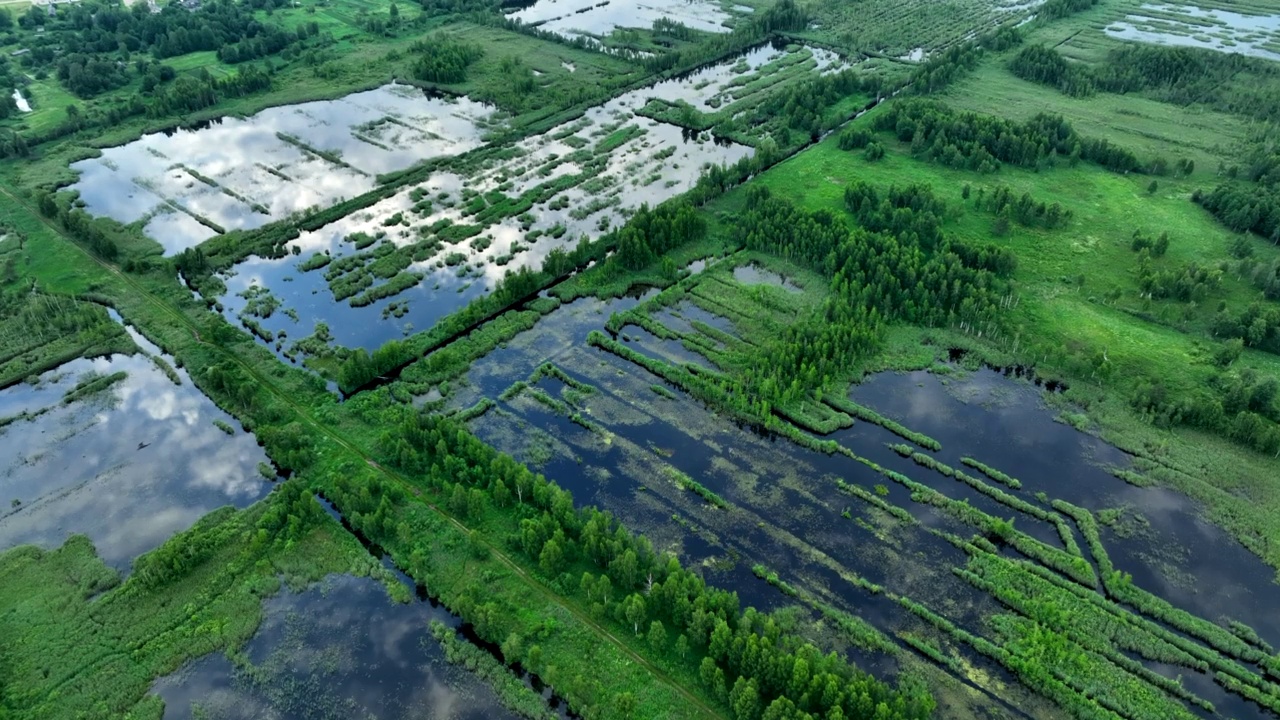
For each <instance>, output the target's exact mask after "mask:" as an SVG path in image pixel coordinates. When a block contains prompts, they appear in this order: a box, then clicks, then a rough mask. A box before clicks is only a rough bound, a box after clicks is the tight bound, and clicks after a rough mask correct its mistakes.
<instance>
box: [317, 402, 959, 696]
mask: <svg viewBox="0 0 1280 720" xmlns="http://www.w3.org/2000/svg"><path fill="white" fill-rule="evenodd" d="M383 412H384V413H386V412H392V411H385V410H384V411H383ZM395 412H398V414H399V419H398V421H396V422H392V423H389V426H388V427H387V429H386V431H385V432H384V433H383V435H382V437H381V439H380V440H379V442H378V451H379V456H380V459H381V460H382V461H384V462H385V463H387V464H388V465H392V466H394V467H396V468H398V469H400V470H401V471H403V472H404V473H406V474H408V475H410V476H412V477H414V478H417V479H418V480H417V481H418V482H420V483H422V484H423V486H424V487H425V488H427V489H430V490H432V491H435V492H438V493H440V494H441V495H443V496H444V497H446V498H449V501H448V506H449V508H450V509H451V510H453V511H457V512H459V513H460V514H462V515H463V516H464V517H479V516H480V515H481V514H483V513H488V514H489V516H490V517H493V516H494V515H500V516H502V517H504V518H510V521H509V522H510V526H511V527H513V528H515V529H516V531H515V532H513V533H512V534H511V536H510V541H509V546H510V547H511V549H512V550H513V551H516V552H520V553H523V554H524V555H525V556H527V557H528V558H529V559H530V560H531V561H532V562H534V563H536V564H537V565H538V567H539V568H540V569H541V570H542V571H543V573H544V574H545V575H547V577H548V579H549V580H550V581H552V582H553V584H556V585H558V586H560V587H561V588H562V590H564V591H565V592H568V593H572V592H574V591H578V592H581V593H582V594H583V596H585V598H586V600H587V602H588V603H590V604H591V605H592V606H594V607H595V610H596V613H597V614H598V615H599V616H600V617H613V618H615V619H617V620H618V621H619V624H620V625H621V626H623V627H625V628H626V630H627V631H630V632H633V633H636V634H641V632H642V631H647V632H645V633H644V634H646V635H647V636H648V637H649V639H650V641H651V642H654V643H655V644H659V645H661V644H664V643H666V642H667V640H668V638H669V637H675V638H676V642H675V646H676V647H677V648H678V649H682V650H680V654H681V656H682V659H683V660H684V661H685V662H687V663H689V664H690V666H691V667H698V668H699V669H700V674H701V675H702V676H703V678H704V682H706V683H707V686H708V687H709V688H710V689H711V690H712V692H713V693H714V694H716V695H718V696H719V697H720V698H722V699H723V700H725V701H726V702H727V703H728V704H729V705H730V707H731V708H732V710H733V713H734V717H735V719H736V720H762V719H763V718H766V717H767V718H781V717H794V718H814V719H818V718H822V719H826V718H852V717H875V718H883V719H885V720H888V719H889V718H925V717H928V715H929V713H930V712H931V711H932V709H933V700H932V699H931V698H930V697H929V696H928V695H927V693H925V692H923V691H922V690H916V689H912V690H909V691H895V690H893V689H892V688H890V687H888V686H887V685H885V684H883V683H881V682H879V681H877V680H875V679H874V678H871V677H870V676H868V675H866V674H865V673H862V672H860V671H858V670H857V669H855V668H853V667H851V666H850V665H849V664H848V663H847V662H846V661H845V660H843V659H842V658H840V657H839V656H837V655H835V654H825V655H824V654H823V653H821V652H820V651H818V650H817V649H816V648H814V647H813V646H812V645H810V644H809V643H807V642H805V641H802V640H800V639H798V638H797V637H795V636H793V635H790V634H787V633H784V632H783V631H782V629H781V628H780V627H779V626H778V625H777V623H776V621H775V620H774V619H773V618H772V617H769V616H766V615H762V614H760V613H758V612H756V611H755V610H753V609H747V610H745V611H744V610H741V609H740V605H739V601H738V598H737V595H736V593H729V592H725V591H723V590H719V589H717V588H714V587H710V586H708V585H707V584H706V583H705V582H704V581H703V579H702V578H701V577H700V576H698V575H697V574H695V573H693V572H690V571H688V570H685V569H684V568H682V567H681V566H680V563H679V561H678V560H677V559H676V558H675V557H674V556H672V555H669V554H658V553H655V552H654V551H653V548H652V545H651V544H650V543H649V541H648V540H647V539H646V538H644V537H643V536H635V535H632V534H631V533H630V532H628V531H627V530H626V529H625V528H624V527H622V526H621V524H620V523H619V522H618V521H617V519H616V518H614V517H613V516H612V515H611V514H610V513H607V512H602V511H600V510H597V509H596V508H594V507H584V508H578V507H575V505H574V502H573V498H572V496H571V495H570V494H569V493H568V492H566V491H564V490H563V489H561V488H559V487H558V486H556V485H555V484H554V483H552V482H549V481H547V480H546V479H545V478H544V477H542V476H540V475H535V474H534V473H532V472H530V471H529V470H528V469H527V468H526V467H524V466H523V465H520V464H519V463H516V462H515V461H513V460H512V459H511V458H510V457H508V456H505V455H500V454H498V453H497V452H496V451H494V450H493V449H492V448H490V447H488V446H487V445H485V444H484V443H482V442H480V441H479V440H477V439H476V438H475V437H473V436H471V435H470V434H469V433H467V432H466V431H465V430H464V429H463V428H462V427H461V426H458V425H456V424H454V423H453V422H452V421H450V420H448V419H446V418H442V417H439V416H432V415H428V414H423V413H418V412H416V411H413V410H412V409H408V408H398V409H396V410H395ZM336 485H337V491H336V493H335V497H334V498H333V499H334V500H335V502H336V503H337V504H338V505H339V506H340V507H342V508H344V511H345V512H347V513H348V514H349V516H350V515H355V516H356V517H355V520H357V521H358V522H359V524H360V525H361V526H362V527H367V528H375V529H377V530H379V531H381V532H382V533H386V534H391V535H394V534H395V533H396V532H397V528H396V527H395V525H394V520H393V518H394V508H395V505H396V503H395V500H394V499H393V498H389V497H388V496H387V495H386V494H385V493H383V494H381V496H379V493H378V488H377V487H376V486H374V487H372V488H371V487H370V485H369V484H367V483H357V482H352V481H349V480H348V479H347V478H345V477H342V478H337V479H336ZM454 498H457V501H456V502H455V501H454ZM376 539H377V537H376V536H375V540H376ZM480 604H481V605H482V606H483V602H480ZM480 609H481V610H484V608H483V607H481V608H480ZM481 614H482V615H484V617H483V618H482V621H481V623H479V624H477V628H476V629H477V631H478V632H480V633H481V635H482V637H486V638H489V639H495V640H494V641H495V642H500V641H501V640H502V638H504V637H506V635H507V630H506V628H505V627H504V621H503V615H504V614H503V613H502V612H501V611H500V609H499V608H496V607H495V608H493V612H484V613H481ZM655 628H657V629H655ZM525 656H526V658H527V657H528V653H527V652H526V653H525ZM513 659H514V658H513ZM699 663H700V664H699Z"/></svg>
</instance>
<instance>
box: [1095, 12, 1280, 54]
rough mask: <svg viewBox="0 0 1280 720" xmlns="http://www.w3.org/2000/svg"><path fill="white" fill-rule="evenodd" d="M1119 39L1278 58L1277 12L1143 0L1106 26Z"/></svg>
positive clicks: (1279, 21)
mask: <svg viewBox="0 0 1280 720" xmlns="http://www.w3.org/2000/svg"><path fill="white" fill-rule="evenodd" d="M1105 32H1106V34H1107V35H1110V36H1111V37H1114V38H1119V39H1121V40H1137V41H1139V42H1148V43H1156V44H1159V45H1179V46H1183V47H1194V48H1205V49H1209V50H1217V51H1219V52H1229V53H1240V54H1243V55H1252V56H1254V57H1260V58H1266V59H1269V60H1280V51H1278V50H1277V48H1280V14H1277V15H1245V14H1242V13H1237V12H1231V11H1229V10H1222V9H1218V8H1213V9H1206V8H1201V7H1197V6H1195V5H1177V4H1168V5H1164V4H1153V3H1147V4H1143V5H1142V6H1141V7H1139V8H1137V10H1136V11H1135V12H1133V13H1131V14H1129V15H1126V16H1125V17H1124V20H1123V21H1116V22H1113V23H1111V24H1110V25H1108V26H1107V27H1106V29H1105Z"/></svg>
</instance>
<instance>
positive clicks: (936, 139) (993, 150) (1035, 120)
mask: <svg viewBox="0 0 1280 720" xmlns="http://www.w3.org/2000/svg"><path fill="white" fill-rule="evenodd" d="M873 127H874V128H875V129H876V130H883V131H891V132H893V133H894V134H896V135H897V137H898V139H899V140H901V141H903V142H909V143H911V149H912V152H914V153H915V154H916V155H919V156H922V157H924V158H926V159H929V160H931V161H934V162H938V163H941V164H943V165H946V166H948V167H954V168H961V169H966V170H975V171H978V172H988V173H989V172H996V171H997V170H999V169H1000V166H1001V164H1002V163H1009V164H1012V165H1020V166H1023V167H1038V166H1040V165H1042V164H1047V163H1051V162H1053V160H1054V159H1055V158H1056V157H1059V156H1062V157H1068V158H1071V159H1073V160H1076V159H1083V160H1087V161H1090V162H1094V163H1097V164H1098V165H1101V166H1103V167H1105V168H1108V169H1110V170H1114V171H1116V172H1141V171H1143V169H1144V166H1143V164H1142V163H1140V162H1139V161H1138V158H1137V156H1135V155H1134V154H1133V153H1131V152H1129V151H1128V150H1126V149H1124V148H1121V147H1117V146H1115V145H1112V144H1111V143H1110V142H1108V141H1107V140H1098V139H1093V138H1085V137H1081V136H1080V135H1079V134H1078V133H1077V132H1076V131H1075V129H1074V128H1072V127H1071V124H1070V123H1068V122H1067V121H1066V120H1064V119H1063V118H1062V117H1061V116H1058V115H1048V114H1044V113H1041V114H1039V115H1036V116H1035V117H1032V118H1030V119H1028V120H1025V121H1022V122H1015V121H1012V120H1006V119H1004V118H1001V117H996V116H994V115H982V114H979V113H972V112H960V111H956V110H953V109H952V108H950V107H948V106H946V105H944V104H942V103H940V102H937V101H932V100H923V99H916V100H908V101H906V102H896V103H893V104H892V105H891V106H890V107H889V108H888V109H887V110H886V111H884V112H881V113H880V114H879V115H877V116H876V119H875V123H874V124H873Z"/></svg>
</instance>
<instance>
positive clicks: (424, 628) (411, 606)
mask: <svg viewBox="0 0 1280 720" xmlns="http://www.w3.org/2000/svg"><path fill="white" fill-rule="evenodd" d="M264 610H265V618H264V620H263V623H262V626H261V627H260V628H259V629H258V632H257V634H256V635H254V637H253V639H251V640H250V641H249V643H248V646H247V647H246V648H245V650H244V652H245V655H246V656H247V658H248V661H249V662H250V663H252V664H253V666H254V671H253V672H252V673H250V672H246V671H245V670H243V669H240V668H237V667H235V666H234V665H233V664H232V662H231V661H230V660H228V659H227V657H226V656H225V655H210V656H208V657H205V658H202V659H200V660H196V661H194V662H192V663H189V664H188V665H187V666H185V667H184V668H182V669H181V670H179V671H178V672H177V673H175V674H174V675H171V676H169V677H167V678H163V679H161V680H159V681H158V682H156V684H155V685H154V686H153V687H152V692H153V693H155V694H157V695H159V696H160V697H161V698H163V699H164V701H165V713H164V718H165V720H185V719H186V718H192V719H194V718H219V719H220V720H232V719H234V718H243V719H244V720H290V719H293V718H297V719H299V720H302V719H304V718H305V719H306V720H324V719H329V718H332V719H334V720H337V719H339V718H341V719H343V720H346V719H347V718H357V717H358V718H366V717H368V718H386V719H387V720H391V719H393V718H396V719H399V718H405V719H407V718H437V719H440V720H444V719H446V718H447V719H448V720H487V719H488V718H496V719H498V720H515V718H517V717H519V716H518V715H516V714H514V713H512V712H511V711H509V710H507V709H506V708H505V707H503V706H502V704H501V703H500V702H499V700H498V698H497V696H496V694H495V693H494V691H493V689H492V687H491V686H490V685H488V684H487V683H486V682H484V681H483V680H482V679H480V678H479V677H478V676H476V675H475V674H473V673H471V672H468V671H467V670H466V669H464V668H462V667H459V666H455V665H452V664H450V663H449V662H448V661H447V660H446V659H445V656H444V650H443V648H442V647H441V646H440V644H439V643H438V642H437V641H436V640H435V639H434V638H433V637H432V636H431V632H430V630H429V629H428V624H429V623H430V622H431V621H433V620H435V621H439V622H444V623H445V624H448V625H450V626H451V627H452V626H456V621H455V620H454V619H453V616H452V615H450V614H449V612H448V611H446V610H444V609H443V608H440V607H436V606H432V605H430V604H428V603H425V602H421V601H414V602H411V603H408V604H399V603H394V602H392V601H391V599H390V597H388V595H387V590H386V588H384V587H383V586H382V585H381V584H379V583H378V582H377V581H375V580H372V579H369V578H355V577H351V576H347V575H335V576H330V577H329V578H327V579H326V580H324V581H322V582H321V583H320V584H319V585H318V586H316V587H312V588H310V589H308V590H305V591H303V592H300V593H291V592H282V593H281V594H280V595H277V596H276V597H273V598H271V599H270V600H267V601H266V603H265V607H264Z"/></svg>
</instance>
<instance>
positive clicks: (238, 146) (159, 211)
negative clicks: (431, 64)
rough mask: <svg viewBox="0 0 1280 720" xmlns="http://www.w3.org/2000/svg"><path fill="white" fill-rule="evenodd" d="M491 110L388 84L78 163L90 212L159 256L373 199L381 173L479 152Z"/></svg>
mask: <svg viewBox="0 0 1280 720" xmlns="http://www.w3.org/2000/svg"><path fill="white" fill-rule="evenodd" d="M494 113H495V111H494V108H493V107H492V106H488V105H484V104H482V103H478V102H474V101H471V100H469V99H466V98H461V99H446V98H439V97H429V96H427V95H425V94H424V93H423V91H421V90H419V89H417V88H414V87H412V86H408V85H397V84H391V85H386V86H383V87H380V88H377V89H374V90H369V91H365V92H359V93H354V94H352V95H348V96H346V97H343V98H340V99H337V100H324V101H319V102H310V103H302V104H298V105H289V106H284V107H277V108H270V109H267V110H263V111H262V112H260V113H258V114H256V115H253V116H251V117H249V118H244V119H241V118H235V117H227V118H221V119H219V120H216V121H213V122H211V123H209V124H207V125H205V126H202V127H199V128H193V129H179V130H176V131H172V132H167V133H155V134H151V135H144V136H143V137H141V138H139V139H138V140H136V141H134V142H131V143H129V144H128V145H123V146H120V147H115V148H109V149H107V150H104V151H103V152H102V154H101V156H99V157H97V158H93V159H90V160H83V161H80V162H78V163H74V164H73V165H72V168H73V169H75V170H77V171H79V172H80V180H79V181H78V182H77V183H75V184H74V185H72V186H71V189H72V190H74V191H76V192H78V193H79V195H80V200H81V201H83V202H84V204H85V209H86V210H87V211H88V212H90V213H92V214H94V215H106V216H109V217H111V218H114V219H116V220H119V221H120V222H123V223H135V222H140V223H143V224H144V232H145V233H146V234H147V235H148V236H149V237H151V238H152V239H154V240H156V241H157V242H159V243H160V244H161V245H162V246H164V249H165V254H174V253H177V252H180V251H182V250H184V249H186V248H189V247H193V246H195V245H197V244H199V243H200V242H203V241H204V240H207V239H209V238H210V237H213V236H214V235H215V234H217V233H218V232H219V230H218V228H221V229H224V230H233V229H249V228H256V227H260V226H262V225H265V224H267V223H269V222H272V221H274V220H279V219H281V218H284V217H287V216H289V215H291V214H293V213H296V212H300V211H303V210H306V209H308V208H313V207H328V206H330V205H333V204H335V203H337V202H340V201H342V200H345V199H347V198H351V197H355V196H356V195H359V194H361V193H364V192H366V191H368V190H371V189H372V188H373V187H374V184H375V177H376V176H377V175H378V174H380V173H387V172H391V171H393V170H401V169H404V168H406V167H409V166H410V165H412V164H414V163H416V162H419V161H421V160H425V159H428V158H433V157H441V156H446V155H457V154H460V153H463V152H466V151H468V150H471V149H473V148H476V147H479V146H480V145H481V144H482V142H483V141H482V137H481V136H482V134H483V131H484V129H485V128H486V127H487V126H489V125H490V124H491V123H493V122H495V118H494Z"/></svg>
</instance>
